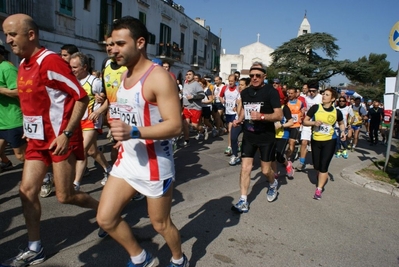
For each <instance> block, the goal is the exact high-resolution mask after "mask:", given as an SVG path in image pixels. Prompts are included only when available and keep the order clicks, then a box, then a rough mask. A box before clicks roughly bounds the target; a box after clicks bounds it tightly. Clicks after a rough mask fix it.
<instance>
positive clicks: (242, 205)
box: [233, 198, 249, 213]
mask: <svg viewBox="0 0 399 267" xmlns="http://www.w3.org/2000/svg"><path fill="white" fill-rule="evenodd" d="M233 208H234V209H235V210H236V211H238V212H239V213H247V212H248V210H249V203H248V202H247V201H245V200H244V199H242V198H240V200H239V201H238V203H237V204H235V205H234V206H233Z"/></svg>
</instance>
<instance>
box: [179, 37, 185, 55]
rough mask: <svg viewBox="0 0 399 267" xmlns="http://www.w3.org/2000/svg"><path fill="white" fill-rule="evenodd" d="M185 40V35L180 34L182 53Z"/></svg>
mask: <svg viewBox="0 0 399 267" xmlns="http://www.w3.org/2000/svg"><path fill="white" fill-rule="evenodd" d="M184 39H185V35H184V33H180V48H181V49H182V51H184Z"/></svg>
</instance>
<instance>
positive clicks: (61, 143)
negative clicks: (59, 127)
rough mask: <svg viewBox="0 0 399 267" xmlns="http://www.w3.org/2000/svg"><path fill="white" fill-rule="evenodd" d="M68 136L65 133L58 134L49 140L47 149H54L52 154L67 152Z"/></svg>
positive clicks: (58, 154)
mask: <svg viewBox="0 0 399 267" xmlns="http://www.w3.org/2000/svg"><path fill="white" fill-rule="evenodd" d="M68 145H69V138H68V137H67V136H66V135H65V134H63V133H62V134H60V135H59V136H57V138H55V139H54V140H53V142H51V144H50V147H49V150H52V149H54V152H53V155H57V156H60V155H64V154H65V153H66V152H68Z"/></svg>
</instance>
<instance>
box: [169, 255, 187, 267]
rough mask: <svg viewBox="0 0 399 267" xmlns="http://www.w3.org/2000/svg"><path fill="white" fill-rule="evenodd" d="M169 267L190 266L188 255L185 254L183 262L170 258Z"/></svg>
mask: <svg viewBox="0 0 399 267" xmlns="http://www.w3.org/2000/svg"><path fill="white" fill-rule="evenodd" d="M168 267H189V262H188V259H187V257H186V255H184V254H183V263H182V264H177V263H173V262H172V260H170V263H169V265H168Z"/></svg>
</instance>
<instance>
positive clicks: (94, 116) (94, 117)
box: [88, 111, 101, 121]
mask: <svg viewBox="0 0 399 267" xmlns="http://www.w3.org/2000/svg"><path fill="white" fill-rule="evenodd" d="M100 116H101V114H99V113H98V112H95V111H93V112H92V113H90V115H89V118H88V119H89V120H91V121H98V118H99V117H100Z"/></svg>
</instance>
